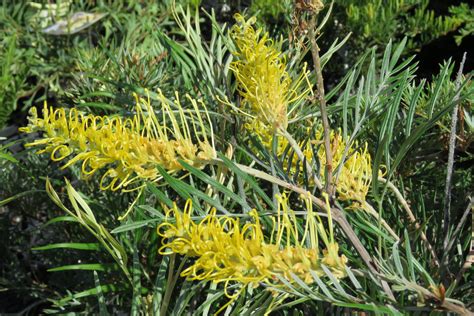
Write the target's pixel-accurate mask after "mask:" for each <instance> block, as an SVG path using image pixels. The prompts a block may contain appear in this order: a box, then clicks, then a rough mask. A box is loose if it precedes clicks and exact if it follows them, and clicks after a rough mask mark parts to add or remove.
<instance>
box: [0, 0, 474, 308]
mask: <svg viewBox="0 0 474 316" xmlns="http://www.w3.org/2000/svg"><path fill="white" fill-rule="evenodd" d="M171 2H172V1H164V2H162V3H161V2H160V3H150V4H146V3H144V2H142V1H108V2H107V3H106V2H105V1H75V2H72V1H61V2H58V3H60V4H61V6H58V7H53V6H49V5H50V4H48V5H42V6H41V7H39V4H38V5H31V4H28V3H26V2H24V3H20V4H16V5H14V6H8V5H3V7H2V8H0V14H1V16H0V26H1V28H0V38H2V40H1V42H0V70H1V71H0V75H1V77H0V114H1V115H0V123H1V122H2V119H3V123H4V122H6V121H7V120H8V119H9V117H10V115H11V112H12V111H14V110H15V109H20V110H22V111H25V110H26V109H27V108H29V107H30V105H41V102H40V101H42V100H48V102H49V104H50V105H52V106H54V107H56V106H60V105H68V106H76V107H77V108H79V109H80V110H81V111H84V112H90V113H97V114H102V113H107V114H109V115H112V116H113V115H123V116H129V115H130V114H131V113H132V112H133V111H134V110H133V104H134V98H133V96H132V94H133V93H134V92H135V93H138V94H140V95H143V94H144V91H145V89H148V90H150V99H151V102H152V103H155V102H157V98H156V94H155V93H154V91H156V90H157V89H158V88H160V89H161V90H163V91H164V93H165V95H173V93H174V91H178V92H179V93H180V94H183V95H184V94H185V93H188V94H190V95H193V96H195V97H199V98H202V99H203V100H204V101H205V103H206V106H207V108H208V110H209V116H210V120H211V122H212V128H213V129H214V133H215V137H216V149H217V151H218V153H217V157H218V158H217V159H215V160H213V161H212V162H211V163H210V164H209V165H207V166H206V167H205V168H203V169H198V168H196V167H193V166H192V165H190V164H189V163H186V162H184V161H179V163H180V164H181V166H182V167H183V171H182V172H180V173H177V174H173V175H170V174H169V173H168V172H167V171H166V170H164V169H163V168H162V167H160V166H157V169H158V171H159V173H160V174H161V178H160V179H159V181H157V182H156V183H147V184H146V186H144V187H143V188H142V190H141V191H136V192H132V193H125V192H101V191H99V190H98V180H99V179H100V177H97V176H94V177H91V178H90V179H87V180H85V179H82V178H81V177H80V175H81V170H80V166H78V167H77V166H76V167H70V168H67V169H65V170H63V169H59V166H60V165H59V164H56V163H53V162H49V161H48V159H49V157H47V156H46V155H42V156H38V155H36V154H33V153H32V151H31V150H29V149H27V150H23V149H18V148H17V146H15V145H16V143H17V142H18V141H16V140H15V138H17V137H18V136H17V135H14V136H13V137H12V138H10V139H8V140H7V141H9V144H7V145H5V146H2V147H0V184H1V185H0V238H1V240H2V242H1V243H0V258H1V259H0V293H2V294H3V293H4V294H5V295H4V296H3V297H2V298H0V313H2V312H4V311H5V312H8V313H14V312H18V311H19V310H21V309H23V307H26V309H25V311H26V312H31V313H39V314H57V313H75V314H99V315H108V314H111V315H114V314H132V315H141V314H144V315H188V314H195V315H209V314H212V313H215V312H217V311H218V310H219V309H220V308H224V310H223V313H227V314H230V315H260V314H266V313H269V312H272V314H275V315H288V314H295V315H303V314H307V313H311V314H313V313H315V312H316V311H317V312H318V313H321V314H337V313H347V312H348V311H350V312H359V311H366V312H368V313H374V314H376V313H378V314H393V315H400V314H408V313H413V312H420V313H424V312H433V313H436V311H437V310H446V306H447V305H446V304H453V305H454V306H455V307H467V308H471V307H472V302H470V301H469V300H470V297H472V287H471V286H470V284H469V281H470V279H472V272H473V271H472V269H471V270H467V271H464V270H463V268H462V267H463V265H464V264H465V262H466V256H467V255H468V253H469V250H470V248H469V247H470V242H471V231H470V225H469V224H470V223H468V221H466V218H467V216H463V214H469V211H470V209H469V207H472V205H471V204H469V202H470V201H466V199H467V197H468V196H469V194H470V192H469V191H470V190H471V188H472V187H473V186H474V176H473V175H472V170H471V167H470V166H471V163H472V161H473V154H472V143H473V137H474V123H473V116H474V113H473V111H472V110H473V108H472V102H473V89H474V87H473V85H472V77H471V76H472V75H471V74H466V75H463V76H462V77H460V80H459V84H456V78H455V77H456V71H457V69H458V67H459V65H458V64H457V63H455V62H453V61H451V60H448V61H446V62H445V63H443V64H442V65H440V68H439V71H436V74H435V75H434V76H433V77H432V78H427V79H424V80H419V79H418V78H417V71H418V68H417V67H418V66H417V63H415V62H414V58H405V57H404V56H407V55H408V54H409V53H410V52H413V51H416V50H418V49H419V48H420V47H422V46H423V45H425V44H426V43H428V42H429V41H431V40H433V39H435V38H438V37H440V36H442V35H443V34H446V33H447V32H451V31H453V30H456V29H459V28H460V29H461V31H460V35H459V37H458V42H459V41H461V40H462V37H465V36H468V34H469V33H470V32H472V30H471V26H472V25H471V24H472V23H471V22H472V21H471V20H472V12H471V11H470V10H469V6H468V5H466V4H462V5H460V6H458V7H452V8H451V9H450V12H451V16H446V17H436V16H435V15H434V13H433V12H432V11H430V10H429V9H428V1H408V0H405V1H402V0H393V1H389V2H388V4H387V3H382V1H378V0H373V1H369V0H368V1H349V0H344V1H339V2H337V3H335V4H334V9H333V12H332V14H333V15H331V16H333V17H334V18H330V17H329V15H328V20H326V21H327V24H326V27H325V28H324V29H323V37H322V38H318V41H319V40H322V39H323V38H327V37H328V35H330V36H331V38H330V39H329V40H327V39H325V41H327V42H328V43H329V44H327V45H326V46H327V47H328V48H327V49H322V50H321V55H322V56H321V64H322V67H324V71H325V72H328V71H331V69H333V67H336V66H337V67H339V68H341V69H342V68H343V67H342V66H341V64H337V65H334V64H335V63H336V62H334V60H335V59H336V58H339V57H340V54H342V52H345V54H349V55H350V56H349V57H347V56H346V57H347V60H346V61H348V62H347V64H348V65H350V66H348V69H344V74H343V75H341V76H339V75H338V73H336V74H335V75H334V78H333V80H332V81H331V83H330V84H329V85H328V87H327V88H328V89H327V92H326V101H327V104H328V112H329V120H330V124H331V128H332V129H333V130H338V129H340V130H341V133H342V135H343V137H344V139H345V141H346V142H347V144H348V145H347V146H349V145H351V144H352V145H354V146H359V145H357V144H360V145H361V144H363V143H365V142H367V143H368V148H369V151H370V154H371V157H372V158H373V162H372V169H373V170H372V187H371V190H370V193H369V195H368V197H367V201H368V202H369V203H371V205H373V208H374V210H375V215H376V216H373V214H370V213H368V212H364V211H362V210H352V209H351V208H350V205H348V203H346V202H345V201H337V200H333V201H334V203H333V204H332V205H331V206H332V207H333V209H335V210H336V211H339V212H340V214H342V215H340V216H338V215H337V214H338V213H337V212H336V211H334V212H335V213H333V215H332V216H333V217H334V223H335V224H334V226H335V228H334V229H335V238H336V242H337V243H338V244H339V247H340V252H341V253H342V254H344V255H345V256H346V257H347V258H348V262H349V264H348V266H347V267H346V274H347V276H346V277H345V278H342V279H338V278H337V277H336V276H335V275H334V274H333V273H332V272H331V270H330V269H328V268H327V267H325V266H323V267H322V269H323V273H322V274H321V275H318V274H316V273H314V271H313V272H312V273H311V278H312V282H311V283H308V282H305V280H302V279H301V278H299V277H298V276H297V275H296V274H290V278H289V279H287V278H285V277H283V276H281V275H275V281H276V280H278V281H279V282H280V283H279V284H281V285H282V286H274V285H269V284H260V285H259V286H256V287H252V286H249V287H248V288H245V289H244V290H243V291H242V293H241V294H240V295H239V297H238V298H237V299H236V300H235V301H234V302H232V303H231V304H229V305H228V306H226V305H225V304H227V303H228V302H229V298H228V296H227V295H226V293H225V291H224V287H223V286H222V284H215V283H213V282H199V281H192V280H186V279H184V278H182V277H181V276H180V274H181V272H182V271H183V270H184V269H185V268H186V267H188V266H189V265H190V264H191V263H192V262H193V260H194V259H193V258H191V257H186V256H180V255H177V254H172V255H169V256H167V255H161V254H160V253H159V252H158V249H159V248H160V247H161V237H159V236H158V234H157V232H156V227H157V226H158V225H159V224H161V223H163V222H164V221H170V219H169V218H167V216H166V214H165V213H166V210H167V209H168V208H171V207H173V203H176V204H177V205H178V207H180V208H181V209H182V207H183V206H184V204H185V201H186V200H188V199H190V200H192V202H193V207H194V208H195V213H194V214H193V220H194V221H197V222H198V221H199V220H201V219H202V218H203V217H204V216H206V215H207V214H208V213H209V211H210V209H211V208H215V209H216V212H217V214H218V216H230V217H232V218H239V219H240V222H241V223H242V225H244V224H246V223H248V222H249V221H250V220H251V219H250V216H249V214H248V213H249V211H250V210H252V209H256V210H257V212H258V214H259V215H260V216H261V221H262V227H263V230H264V233H265V234H268V235H270V234H271V231H272V229H273V228H274V225H275V222H274V221H275V219H274V218H275V217H274V216H275V214H277V212H278V211H279V210H278V204H277V203H276V195H277V194H280V193H283V192H285V193H287V194H290V193H291V192H293V194H292V195H291V198H290V204H291V208H292V209H293V210H294V211H295V214H296V216H297V217H298V218H299V220H298V221H297V223H298V224H297V227H296V228H297V230H299V231H300V232H301V233H302V234H303V233H304V227H305V226H304V217H303V216H307V209H306V208H305V206H304V205H302V202H301V201H300V200H299V199H298V196H299V195H300V194H305V195H307V194H311V195H312V196H314V197H316V198H321V199H322V195H321V190H320V189H318V188H317V187H316V185H315V184H314V182H313V181H312V180H311V177H310V171H309V170H308V166H309V167H310V168H313V169H314V170H313V171H314V172H315V173H316V174H320V168H321V162H320V161H318V158H317V157H318V156H317V155H316V153H317V152H318V150H319V148H321V147H320V146H323V145H322V144H321V143H319V142H315V141H314V140H315V139H317V138H316V134H317V133H318V126H319V125H320V122H321V112H320V108H319V104H317V102H315V101H314V100H315V97H314V96H310V97H308V98H306V99H303V100H302V101H301V102H300V103H298V104H294V105H293V106H292V107H291V109H290V111H292V120H290V121H289V127H288V131H289V132H290V133H291V135H292V136H293V137H294V138H295V140H296V142H297V145H299V146H301V148H303V147H305V145H306V144H310V146H309V147H310V150H311V151H312V158H311V159H308V157H305V158H304V159H302V158H301V157H298V155H297V154H296V153H295V149H294V148H293V147H292V146H291V145H287V146H286V148H284V151H283V153H282V152H281V151H278V144H277V143H278V139H277V137H275V139H274V142H273V148H267V147H266V146H264V145H263V144H261V143H260V142H259V140H258V139H257V138H256V137H255V135H249V134H248V132H247V131H246V128H245V125H244V123H243V122H244V120H243V119H242V116H241V113H239V112H237V111H235V110H234V108H237V106H238V105H239V104H240V102H241V98H240V97H239V95H238V92H237V89H236V83H235V78H234V77H233V76H232V74H231V71H230V69H229V65H230V63H231V62H232V60H233V58H235V57H234V56H233V55H232V52H234V51H235V46H234V43H233V41H232V38H231V37H230V36H229V33H228V30H229V27H228V25H227V24H222V23H220V22H219V21H220V17H219V14H218V13H214V12H203V11H199V10H198V9H196V7H197V5H198V4H199V1H183V2H181V3H182V4H184V5H187V4H190V6H188V7H186V6H183V7H181V6H178V7H175V8H173V7H172V6H171V5H170V4H171ZM45 8H47V10H46V11H45ZM291 10H292V8H291V3H290V2H288V1H282V2H281V3H280V2H279V3H278V4H275V1H273V2H272V1H255V2H253V3H252V5H251V7H250V12H251V13H257V16H258V19H260V16H261V15H262V16H264V17H265V19H267V21H268V20H271V19H274V20H275V21H282V20H283V21H286V22H288V21H290V20H291ZM78 11H85V12H92V13H97V14H101V13H104V14H106V15H105V16H104V17H103V18H101V19H100V20H99V21H98V22H96V23H95V24H92V25H90V26H88V28H86V29H85V30H83V31H81V32H78V33H75V34H64V35H50V34H49V35H48V34H45V33H43V32H42V31H41V30H42V27H45V26H48V25H50V24H51V23H53V22H54V23H55V22H57V21H58V20H59V19H62V18H65V17H68V16H71V15H72V14H73V13H75V12H78ZM324 13H327V12H324ZM44 14H46V16H43V15H44ZM321 19H322V18H321ZM336 20H337V22H336ZM39 21H43V22H41V23H44V25H42V26H41V27H39V26H38V25H37V24H38V23H39ZM469 21H470V22H469ZM277 23H278V22H277ZM331 23H333V24H331ZM262 25H264V26H265V25H266V24H262ZM333 25H335V26H336V27H335V28H334V29H335V30H336V33H337V34H342V36H340V37H339V39H337V38H336V36H335V35H333V34H332V33H331V32H332V31H330V29H329V28H331V27H333ZM293 26H294V25H293ZM268 29H270V30H272V29H274V27H272V26H271V25H268ZM349 30H350V31H351V32H353V35H352V37H351V38H349V37H347V36H346V35H347V34H346V31H349ZM278 31H280V32H282V33H284V34H285V37H284V38H286V34H287V32H286V30H285V29H284V28H281V29H280V30H278ZM302 34H303V33H302ZM405 35H406V37H404V36H405ZM302 37H304V35H302ZM390 38H392V39H393V41H390V40H389V39H390ZM402 38H403V39H402ZM341 39H342V40H341ZM305 43H306V42H305ZM306 44H307V45H309V43H306ZM374 44H375V45H377V47H372V45H374ZM381 48H383V50H382V51H381V50H380V49H381ZM281 50H282V53H283V54H284V55H285V56H286V67H287V71H288V73H289V75H290V77H292V78H296V77H297V76H298V74H299V73H300V71H301V69H302V66H303V64H304V62H305V61H309V60H310V53H309V50H308V47H307V46H305V45H301V46H299V45H297V44H296V42H295V41H283V42H282V45H281ZM349 61H350V62H349ZM310 67H311V65H310ZM339 70H340V69H339ZM308 80H309V81H310V82H311V83H312V84H314V83H315V82H316V77H315V76H314V74H311V75H310V76H309V79H308ZM226 103H231V104H232V105H234V108H233V109H231V107H230V106H228V104H226ZM456 104H459V106H460V112H459V113H460V114H459V117H460V129H458V134H457V136H458V137H457V141H458V142H457V147H456V149H457V151H456V165H455V172H454V178H453V187H454V188H455V189H453V198H452V201H453V202H452V204H451V209H452V223H451V225H450V226H449V227H448V228H449V229H448V233H447V234H448V235H447V236H448V237H449V238H448V239H449V240H450V243H449V244H448V245H444V244H443V238H445V235H444V227H443V223H442V221H441V220H440V218H442V216H443V202H444V199H445V198H446V197H445V196H444V185H445V177H446V159H445V157H446V156H447V151H448V150H447V147H448V146H447V143H448V141H447V139H448V137H449V131H450V127H451V126H450V122H451V115H452V110H453V108H454V107H455V105H456ZM184 111H185V112H186V113H188V112H191V111H193V108H191V107H189V108H185V109H184ZM157 112H159V113H157V117H158V118H159V119H160V118H161V117H162V113H161V110H159V111H157ZM191 113H192V112H191ZM461 113H462V114H461ZM189 120H191V116H189ZM15 123H18V124H20V125H24V124H25V123H24V122H15ZM182 123H183V122H180V124H182ZM0 125H1V124H0ZM0 129H1V127H0ZM28 137H31V138H33V139H37V138H39V137H40V135H31V136H28ZM303 145H304V146H303ZM336 167H337V166H336ZM292 168H293V169H292ZM295 170H296V171H295ZM379 170H382V171H383V173H384V175H383V177H384V179H380V177H381V176H380V173H379ZM337 172H338V171H337V169H336V170H335V174H337ZM66 179H69V180H66ZM45 183H46V185H47V186H46V191H47V194H46V192H45V189H44V188H45ZM394 188H395V189H394ZM397 188H398V189H397ZM48 195H49V197H48ZM322 203H323V204H324V202H322ZM468 204H469V205H470V206H468V209H467V211H465V209H466V205H468ZM314 205H315V206H314V207H315V211H317V212H318V214H321V217H323V223H324V224H326V223H328V220H327V213H326V210H325V209H324V207H323V208H321V205H319V206H318V204H317V203H315V204H314ZM407 208H408V210H410V211H411V212H412V214H413V217H414V218H415V222H412V220H411V218H410V216H409V215H407ZM128 210H130V213H128V212H127V211H128ZM463 212H464V213H463ZM466 212H467V213H466ZM124 214H128V215H127V216H123V215H124ZM302 215H303V216H302ZM119 218H120V219H121V220H119ZM171 221H172V220H171ZM383 223H385V224H387V225H388V226H389V227H390V229H391V230H393V233H394V234H395V236H394V235H393V234H392V233H391V232H390V231H389V230H388V229H387V226H384V224H383ZM348 227H349V228H348ZM348 232H349V233H350V232H352V233H353V235H350V234H349V233H348ZM354 236H355V238H357V240H359V241H360V245H362V247H363V248H364V249H365V250H366V252H367V253H368V255H369V256H370V260H371V262H372V264H368V263H367V262H366V261H365V260H364V257H363V255H362V254H361V252H360V251H359V249H358V248H357V244H356V243H354ZM267 238H268V236H267ZM427 241H428V242H429V243H430V244H431V245H432V246H433V251H431V250H430V249H429V248H428V247H427ZM433 253H435V255H437V256H438V258H437V259H439V261H440V262H441V266H442V267H438V266H437V265H436V264H435V261H436V260H435V259H436V258H435V256H434V255H433ZM4 258H6V259H4ZM374 267H375V268H374ZM381 280H383V281H385V282H386V283H383V282H381ZM290 281H291V282H290ZM440 284H444V286H445V289H446V295H444V294H443V295H441V292H442V291H443V290H442V288H441V286H440ZM387 287H388V288H389V289H390V291H388V290H387ZM229 289H230V290H231V291H234V290H235V291H237V290H238V289H239V287H238V285H237V284H232V285H230V286H229ZM392 295H393V298H392V297H391V296H392ZM10 302H14V303H16V304H17V305H13V306H12V305H7V303H8V304H10ZM443 304H444V305H443ZM18 305H21V307H22V308H19V306H18ZM451 307H452V306H451ZM2 308H3V309H2Z"/></svg>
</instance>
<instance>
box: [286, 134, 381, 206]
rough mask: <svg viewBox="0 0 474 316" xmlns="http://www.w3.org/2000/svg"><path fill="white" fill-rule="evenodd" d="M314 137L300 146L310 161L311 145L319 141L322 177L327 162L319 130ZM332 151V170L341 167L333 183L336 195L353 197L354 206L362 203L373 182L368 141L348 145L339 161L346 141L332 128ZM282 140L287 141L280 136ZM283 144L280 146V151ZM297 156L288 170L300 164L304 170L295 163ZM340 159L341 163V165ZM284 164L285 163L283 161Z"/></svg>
mask: <svg viewBox="0 0 474 316" xmlns="http://www.w3.org/2000/svg"><path fill="white" fill-rule="evenodd" d="M316 139H317V140H315V141H312V142H307V143H306V145H305V146H304V147H303V148H302V152H303V154H304V156H305V157H306V160H307V161H309V162H311V161H312V160H313V149H312V146H311V145H312V143H313V144H315V145H318V146H319V148H318V151H317V156H318V161H319V163H320V177H321V178H322V179H324V178H325V166H326V149H325V148H324V145H323V144H322V142H323V141H322V131H319V132H318V133H317V135H316ZM330 139H331V152H332V155H333V157H332V159H333V160H332V163H333V168H334V170H335V173H337V170H338V168H341V170H340V174H339V177H338V179H337V183H336V190H337V193H338V199H339V200H342V201H353V202H356V203H354V204H353V206H354V207H359V206H361V205H363V204H364V203H363V202H365V199H366V196H367V194H368V192H369V188H370V184H371V182H372V163H371V156H370V153H369V152H368V150H367V143H365V144H364V145H363V147H361V148H360V149H354V148H358V143H357V142H356V143H354V144H353V146H351V147H350V148H349V149H348V152H347V155H346V158H345V161H344V162H342V158H343V155H344V151H345V148H346V142H345V141H344V139H343V138H342V135H341V133H340V132H334V131H331V135H330ZM283 144H286V142H285V141H284V140H283ZM283 149H284V146H282V147H279V152H278V153H279V155H281V154H282V153H283ZM296 162H297V159H294V160H293V162H292V166H291V168H290V171H291V172H292V173H295V172H296V171H297V170H296V168H297V166H299V172H300V173H302V172H303V168H304V167H303V164H302V163H300V164H299V165H297V163H296ZM341 163H343V164H342V165H341ZM285 166H286V164H285Z"/></svg>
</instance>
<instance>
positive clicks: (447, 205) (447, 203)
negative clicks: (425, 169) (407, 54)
mask: <svg viewBox="0 0 474 316" xmlns="http://www.w3.org/2000/svg"><path fill="white" fill-rule="evenodd" d="M465 61H466V53H464V55H463V58H462V61H461V64H460V65H459V70H458V73H457V76H456V90H459V87H460V86H461V76H462V72H463V69H464V62H465ZM454 98H455V102H456V105H455V106H454V109H453V113H452V116H451V132H450V134H449V151H448V167H447V172H446V187H445V191H444V196H445V200H444V208H443V213H444V220H443V234H444V242H443V247H444V248H446V247H447V245H448V242H449V224H450V217H451V185H452V176H453V171H454V150H455V148H456V125H457V122H458V110H459V91H457V93H456V96H455V97H454Z"/></svg>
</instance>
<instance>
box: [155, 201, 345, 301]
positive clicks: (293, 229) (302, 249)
mask: <svg viewBox="0 0 474 316" xmlns="http://www.w3.org/2000/svg"><path fill="white" fill-rule="evenodd" d="M277 199H278V214H277V216H276V218H272V220H273V222H274V228H273V231H272V233H271V237H270V239H269V240H268V239H267V238H265V236H264V233H263V228H262V224H261V222H260V218H259V216H258V214H257V212H256V211H255V210H253V211H251V212H250V213H249V215H250V217H251V219H252V221H251V222H247V223H245V224H244V225H243V226H242V227H241V223H240V221H239V219H238V218H235V217H230V216H218V215H217V214H216V211H215V209H213V210H212V211H211V212H210V213H209V215H207V216H206V217H205V218H203V219H202V220H201V221H200V222H199V223H195V222H194V221H193V220H192V219H191V216H192V213H193V208H192V203H191V201H190V200H189V201H188V202H187V203H186V206H185V208H184V211H183V212H181V211H180V210H179V209H178V208H177V206H176V205H174V207H173V208H172V209H170V210H168V211H167V214H166V216H167V217H166V220H165V222H164V223H162V224H161V225H159V226H158V234H159V235H160V236H161V237H163V240H162V244H163V245H162V247H161V248H160V250H159V251H160V253H161V254H164V255H167V254H172V253H178V254H182V255H188V256H190V257H195V261H194V264H192V265H191V266H190V267H188V268H187V269H185V270H184V271H183V272H182V273H181V275H182V276H184V277H187V278H188V279H191V280H208V281H213V282H216V283H219V282H224V283H225V290H226V294H227V295H228V296H229V297H230V298H235V295H230V294H228V291H227V288H228V285H229V284H235V283H238V284H240V285H241V286H242V287H241V288H242V289H243V288H245V286H246V285H249V284H252V285H253V286H255V287H257V286H258V285H259V284H260V283H266V284H269V285H272V286H274V287H275V286H283V284H282V283H281V282H280V281H279V277H281V278H285V279H286V280H287V281H288V282H290V283H292V282H294V278H293V277H292V276H291V274H292V273H293V274H294V275H296V276H298V277H299V278H300V279H301V280H303V281H304V282H306V283H308V284H310V283H312V282H313V281H314V278H313V277H312V275H311V273H310V271H313V272H314V273H316V274H318V275H323V274H324V273H323V271H322V268H321V263H324V264H325V265H327V266H328V267H329V268H330V269H331V270H332V272H333V274H334V275H335V276H336V277H343V276H345V264H346V262H347V258H346V257H345V256H344V255H342V256H339V255H338V245H337V243H335V242H334V238H333V231H332V220H331V219H330V220H329V225H330V228H329V232H326V229H325V226H324V224H323V222H322V221H321V218H320V217H319V216H318V215H317V214H316V213H315V212H313V209H312V204H311V202H310V201H309V199H305V202H306V206H307V207H306V208H307V215H306V224H305V227H304V231H303V233H302V234H301V232H300V231H299V229H298V225H297V222H298V220H297V218H296V215H295V212H294V211H293V210H292V209H291V208H290V207H289V206H288V199H287V197H286V196H285V195H283V196H277ZM328 207H329V204H328ZM329 214H330V212H329ZM329 218H330V215H329ZM318 235H319V236H320V237H321V238H322V240H323V242H324V244H325V245H326V247H327V249H326V250H324V251H323V253H322V254H321V253H320V251H319V245H318ZM236 295H238V294H236Z"/></svg>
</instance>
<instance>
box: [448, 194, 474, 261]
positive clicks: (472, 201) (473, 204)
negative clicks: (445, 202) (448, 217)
mask: <svg viewBox="0 0 474 316" xmlns="http://www.w3.org/2000/svg"><path fill="white" fill-rule="evenodd" d="M473 207H474V199H472V198H469V204H468V205H467V208H466V210H465V211H464V213H463V214H462V217H461V219H460V220H459V222H458V225H457V226H456V229H455V230H454V232H453V234H452V235H451V238H450V241H449V243H448V247H447V248H446V249H444V251H445V253H446V254H447V253H448V252H449V251H450V250H451V247H452V246H453V244H454V241H455V240H456V236H457V235H458V234H459V232H460V231H461V228H462V226H463V225H464V223H465V222H466V220H467V216H468V215H469V213H471V212H472V208H473Z"/></svg>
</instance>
